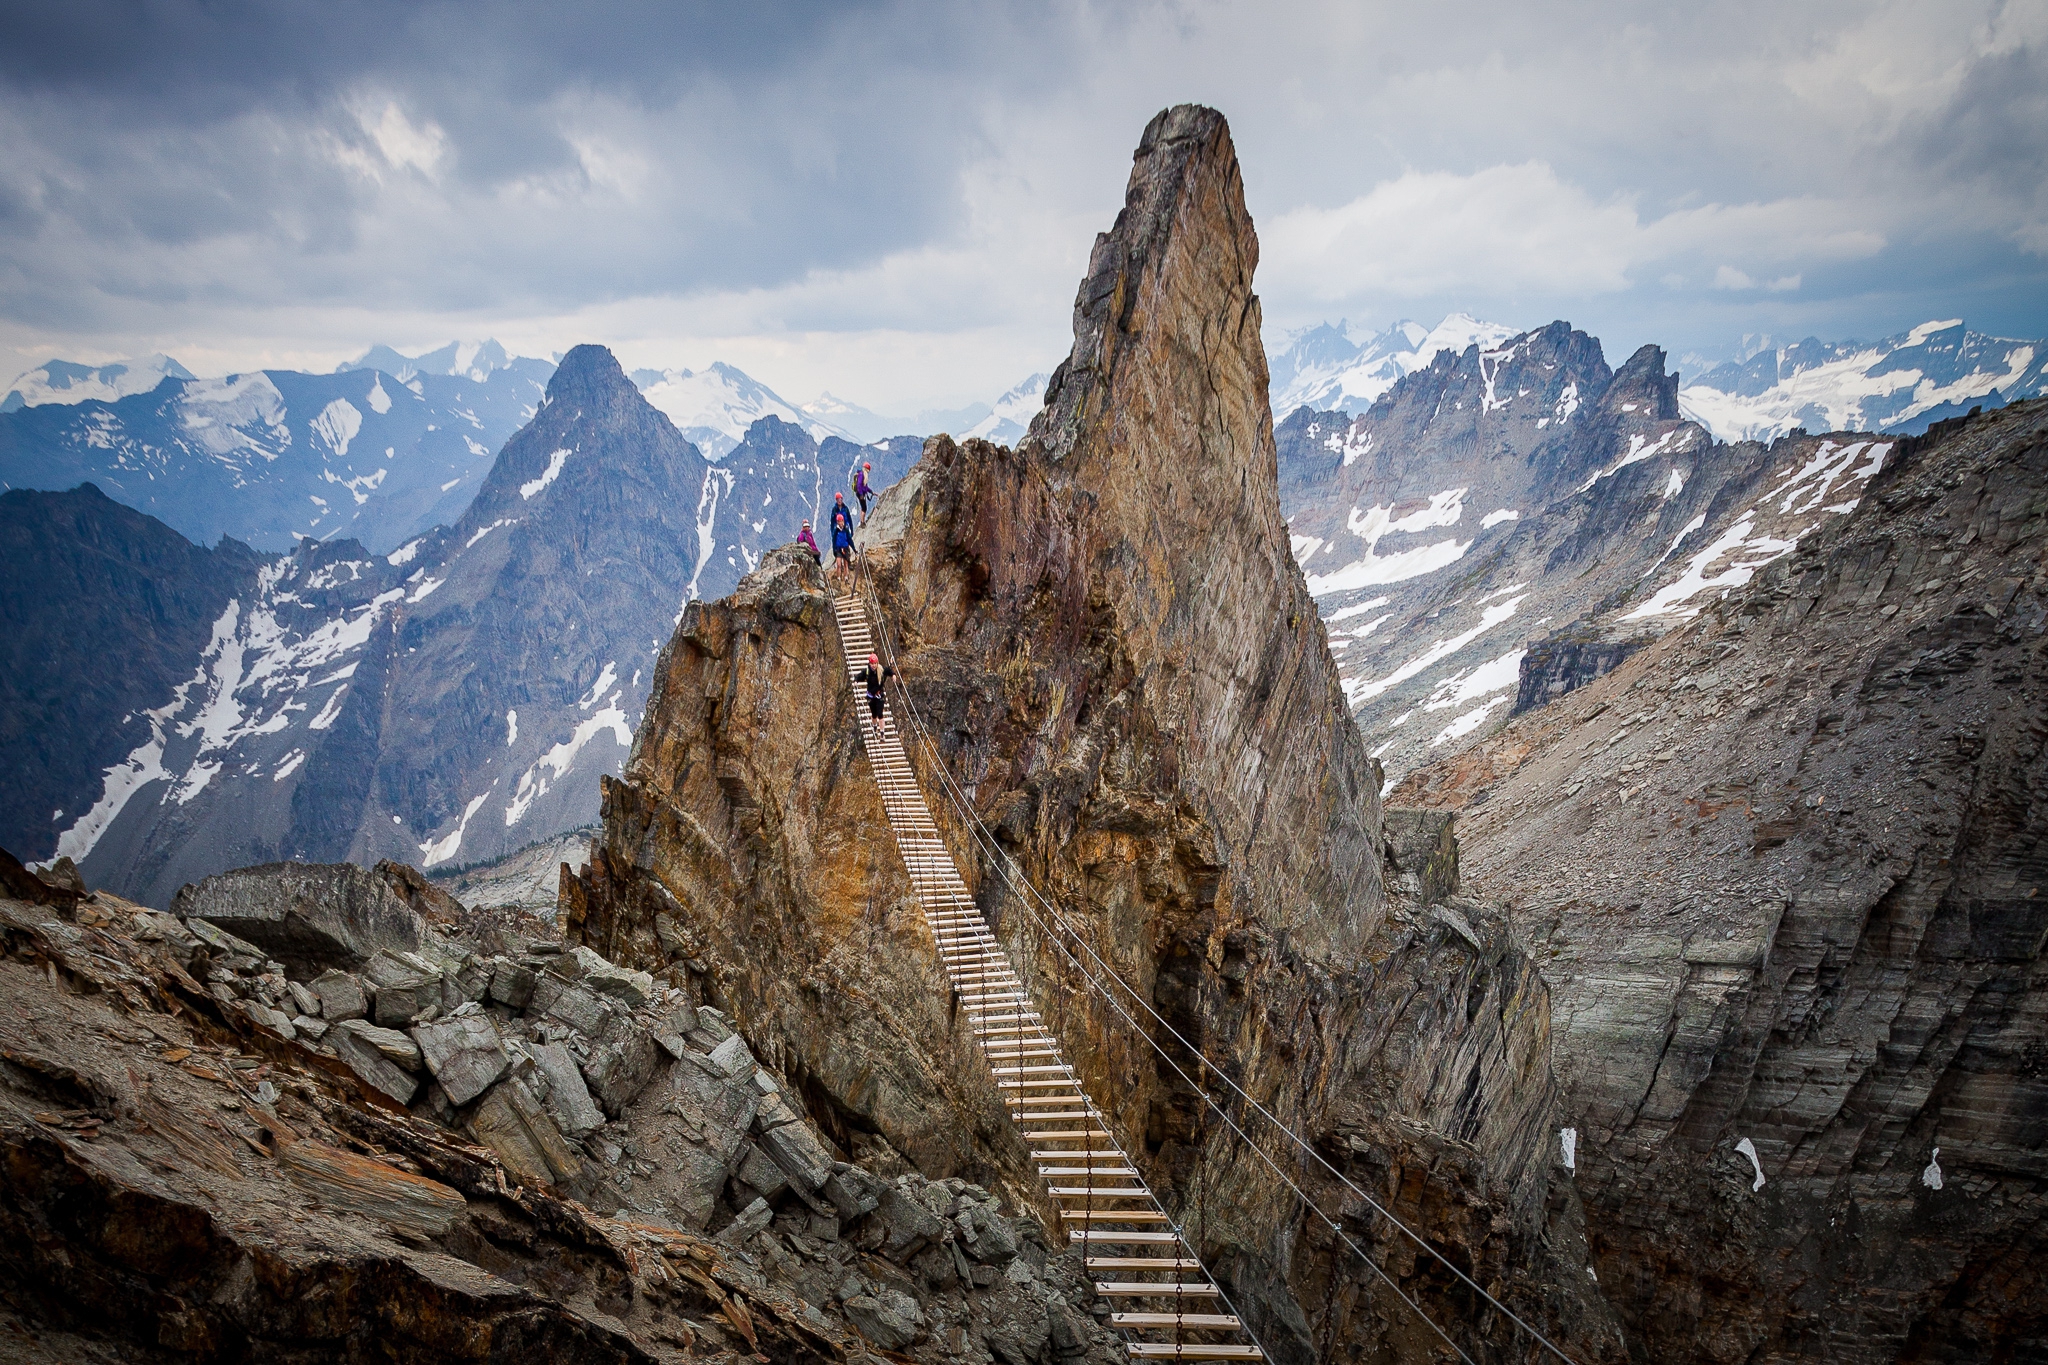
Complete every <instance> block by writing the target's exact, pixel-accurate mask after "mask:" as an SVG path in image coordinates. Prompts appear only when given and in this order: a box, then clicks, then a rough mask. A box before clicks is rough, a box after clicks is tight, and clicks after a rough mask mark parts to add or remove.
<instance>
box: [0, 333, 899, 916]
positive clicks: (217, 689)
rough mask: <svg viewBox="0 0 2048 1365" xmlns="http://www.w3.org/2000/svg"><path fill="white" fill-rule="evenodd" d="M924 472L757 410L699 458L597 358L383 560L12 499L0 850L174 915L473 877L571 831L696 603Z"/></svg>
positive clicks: (352, 549) (586, 814) (92, 507)
mask: <svg viewBox="0 0 2048 1365" xmlns="http://www.w3.org/2000/svg"><path fill="white" fill-rule="evenodd" d="M515 363H516V362H515ZM501 376H502V371H501V372H500V373H499V375H494V376H493V378H492V380H491V381H490V382H491V383H496V382H498V379H499V377H501ZM436 377H437V376H429V375H425V374H419V375H416V376H415V380H416V381H429V380H432V379H433V378H436ZM331 378H334V379H336V380H337V381H340V382H346V383H348V384H350V385H354V386H358V387H360V386H362V385H364V384H365V383H372V384H374V383H378V382H380V381H381V382H382V383H383V384H385V386H386V391H387V392H388V391H389V389H390V388H394V387H397V388H400V391H401V392H404V391H406V390H404V389H403V387H402V386H398V385H396V383H395V380H394V379H393V377H392V376H389V375H388V374H385V372H383V371H369V372H363V371H349V372H347V373H345V374H343V375H340V376H332V377H331ZM440 378H448V377H446V376H441V377H440ZM178 382H180V383H185V382H188V381H178ZM461 382H464V383H469V382H472V381H470V380H468V379H467V378H466V377H464V378H463V379H462V381H461ZM123 401H134V400H133V399H132V398H131V399H128V400H123ZM921 449H922V442H921V441H919V440H918V439H916V438H903V439H900V440H897V441H894V442H883V443H877V444H871V445H867V446H857V445H854V444H852V443H850V442H846V441H843V440H841V439H839V438H837V437H827V438H826V440H825V441H824V442H822V443H820V442H817V441H814V440H813V439H812V437H811V435H810V433H809V431H808V430H807V429H806V428H805V427H803V426H800V425H797V424H795V423H792V422H787V421H784V420H782V419H780V418H777V417H775V416H773V415H769V416H764V417H761V418H759V419H757V420H756V421H755V422H754V423H753V424H752V425H751V426H750V427H748V428H747V430H746V432H745V433H744V439H742V440H741V442H740V443H739V444H738V445H736V446H734V447H732V448H731V449H730V450H728V451H727V453H726V456H725V458H724V459H723V460H722V461H719V462H716V463H714V462H712V461H710V460H707V459H705V458H704V456H703V455H702V453H701V452H700V451H699V450H698V449H697V448H696V446H694V445H693V444H692V443H691V442H689V441H688V440H687V439H685V438H684V437H683V436H682V434H681V433H680V432H679V431H677V430H676V428H675V425H674V424H673V423H672V422H671V421H670V420H669V419H668V418H667V417H666V416H665V415H664V414H663V413H661V412H659V411H658V410H657V409H655V408H654V407H653V406H651V405H650V404H649V403H648V402H647V401H646V399H645V398H644V397H643V396H642V395H641V394H640V393H639V391H638V390H637V389H636V388H635V386H634V385H633V384H632V383H631V382H630V381H629V380H628V379H627V377H626V376H625V374H624V372H623V371H622V370H620V368H619V366H618V364H617V362H616V361H615V360H614V359H613V358H612V356H611V353H610V352H608V351H606V350H604V349H603V348H602V347H595V346H585V347H578V348H577V349H575V350H573V351H571V352H569V354H568V355H567V356H565V357H564V358H563V360H562V363H561V366H560V367H559V368H558V369H556V370H555V371H554V372H553V374H552V375H551V377H550V379H549V381H548V385H547V388H546V391H545V393H544V394H543V395H541V398H540V401H539V402H538V404H537V405H536V411H535V413H534V415H533V417H532V419H531V421H529V422H528V423H527V424H526V425H525V426H524V427H523V428H522V429H521V430H520V431H519V432H518V433H517V434H516V435H514V436H513V437H512V438H511V439H510V440H508V441H507V442H505V444H504V448H503V449H502V451H500V452H499V454H498V455H497V457H496V458H495V460H493V461H491V462H490V463H489V464H488V466H487V468H486V470H485V471H484V473H483V475H482V476H481V477H480V478H479V479H478V484H479V487H478V489H477V492H476V495H475V498H474V500H473V501H472V502H471V503H470V504H469V505H468V507H467V508H466V509H465V510H463V511H462V512H461V513H460V514H459V515H458V516H456V517H453V518H451V519H450V520H449V522H448V523H447V525H446V526H445V527H437V528H435V529H432V530H429V531H427V532H425V533H423V534H421V535H419V536H416V537H414V538H411V539H408V540H406V541H404V542H403V543H401V544H399V545H397V546H396V547H394V548H392V549H391V550H390V551H388V552H386V553H384V554H376V553H373V552H372V551H370V550H369V549H368V548H367V547H366V546H365V545H364V544H362V543H361V542H360V541H359V540H356V539H354V538H339V539H335V540H328V541H318V540H312V539H302V540H301V541H300V542H299V543H298V544H297V546H296V548H295V549H293V550H292V551H291V552H290V553H287V554H265V553H261V552H259V551H257V550H253V549H251V548H250V547H248V546H247V545H245V544H242V543H240V542H239V541H237V540H234V539H221V540H220V541H219V543H218V544H217V545H216V546H215V547H214V548H212V549H205V548H202V547H200V546H197V545H194V544H193V543H192V542H191V541H190V540H189V539H188V538H186V537H184V536H182V535H180V534H179V533H178V532H177V531H176V530H175V529H173V528H172V527H170V526H167V525H165V524H164V523H163V521H161V520H159V519H157V518H155V517H151V516H147V515H143V514H142V513H139V512H137V511H135V510H133V509H131V508H129V507H125V506H122V505H121V504H120V503H118V502H115V501H113V500H112V499H110V498H109V497H106V496H104V495H102V493H101V492H100V491H99V490H98V489H96V488H93V487H90V486H87V487H82V488H77V489H74V490H71V491H64V492H31V491H25V490H16V491H13V492H9V493H6V494H4V495H0V576H4V579H5V581H7V582H8V583H10V584H27V583H33V584H36V585H37V588H38V591H36V592H35V593H18V592H17V593H8V594H0V598H4V603H0V764H4V766H5V769H6V771H8V772H9V773H10V774H15V775H16V776H17V780H16V781H15V782H13V783H11V784H10V785H9V787H8V789H7V791H6V792H5V793H4V794H0V845H4V846H5V847H7V848H8V849H9V850H11V851H14V852H16V853H18V854H20V855H21V856H24V857H29V858H35V859H47V858H50V857H53V856H55V855H57V854H59V853H63V854H68V855H70V856H72V857H73V858H76V859H78V860H79V862H80V864H81V866H83V867H84V868H85V870H86V875H87V876H88V878H89V879H90V880H91V881H92V882H93V883H94V884H95V885H103V886H107V887H110V888H113V889H115V890H119V891H122V892H124V893H126V894H129V895H133V896H135V897H137V898H139V899H142V900H145V901H147V902H149V903H151V904H156V905H162V904H166V903H167V902H168V899H169V897H170V895H171V894H172V893H173V892H175V891H176V889H177V888H178V886H179V885H181V884H183V883H184V882H186V881H190V880H192V879H194V878H196V877H200V876H204V875H207V874H209V873H211V872H215V871H219V870H221V869H224V868H227V867H232V866H239V865H243V864H247V863H252V862H262V861H266V860H271V859H277V858H287V857H289V858H306V859H312V860H315V861H327V860H334V859H340V858H344V857H346V858H350V859H354V860H356V861H364V862H367V861H375V860H376V859H377V858H380V857H386V856H390V857H398V858H402V859H405V860H407V861H411V862H415V863H420V864H423V865H426V866H437V865H445V864H454V863H467V862H474V861H477V860H480V859H486V858H491V857H495V856H498V855H502V854H504V853H508V852H510V851H512V850H515V849H518V848H520V847H522V846H524V845H526V844H528V843H531V842H532V841H534V840H536V839H540V838H544V837H546V836H548V835H550V834H553V833H555V832H557V831H560V830H563V829H569V828H574V827H576V826H578V825H582V824H587V823H589V822H591V821H592V820H594V819H595V818H596V815H597V798H598V788H597V782H596V778H597V775H598V774H599V773H604V772H614V773H615V772H617V771H618V768H619V764H620V763H621V762H622V761H623V760H624V758H625V754H626V750H627V748H628V746H629V745H630V744H631V742H632V734H633V727H634V725H635V724H636V723H637V721H638V718H639V713H640V710H641V708H642V706H643V705H644V704H645V700H646V696H647V690H648V688H649V686H650V685H651V683H652V678H653V663H654V658H655V654H656V652H657V651H658V649H659V648H660V646H661V644H662V643H663V642H664V641H666V640H667V639H668V637H669V635H670V633H671V632H672V631H673V629H674V625H675V622H676V620H677V619H678V617H679V616H680V614H681V612H682V608H683V605H684V603H685V602H687V601H688V600H689V599H690V598H691V597H693V596H708V597H717V596H722V595H724V594H726V593H729V592H731V591H732V589H733V588H734V587H735V586H736V585H737V584H738V582H739V580H740V578H741V577H742V576H743V575H744V574H745V573H747V572H748V571H749V570H751V569H752V568H753V567H754V566H755V565H756V564H758V563H759V562H760V557H761V554H762V552H763V551H764V550H765V549H767V548H768V547H770V546H773V545H779V544H784V543H787V542H788V541H790V540H791V539H793V538H794V536H795V533H796V529H797V526H798V523H799V522H800V521H801V520H803V519H804V518H807V517H808V518H811V519H812V520H814V521H815V520H819V519H820V514H821V511H822V509H823V508H825V507H827V506H829V504H830V503H831V500H832V493H833V492H834V490H836V489H841V488H844V487H845V486H846V482H847V479H848V474H849V471H850V469H851V467H852V466H853V464H854V463H855V462H857V461H861V460H865V461H866V462H868V463H870V464H872V465H873V466H874V475H873V477H874V482H875V483H876V484H877V485H878V486H886V485H887V484H888V483H889V482H891V481H893V480H894V479H895V478H897V477H899V476H900V475H901V474H902V472H903V471H904V470H905V469H906V468H908V467H909V465H910V464H911V463H912V462H913V461H914V460H915V459H916V457H917V455H918V454H919V452H920V451H921Z"/></svg>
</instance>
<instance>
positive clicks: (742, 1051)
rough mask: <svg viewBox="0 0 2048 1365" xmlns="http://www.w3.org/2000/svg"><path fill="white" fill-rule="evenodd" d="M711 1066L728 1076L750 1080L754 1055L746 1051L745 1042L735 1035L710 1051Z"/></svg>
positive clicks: (752, 1072)
mask: <svg viewBox="0 0 2048 1365" xmlns="http://www.w3.org/2000/svg"><path fill="white" fill-rule="evenodd" d="M711 1064H712V1065H713V1066H715V1067H717V1068H718V1069H719V1070H720V1071H723V1072H724V1073H725V1074H726V1075H728V1076H744V1077H747V1078H749V1079H751V1078H752V1076H753V1074H754V1054H753V1053H751V1052H749V1051H748V1050H747V1040H746V1039H744V1038H742V1037H740V1036H739V1035H738V1034H737V1033H735V1034H731V1035H730V1036H728V1037H727V1038H726V1040H725V1041H724V1042H722V1043H720V1044H719V1045H718V1046H717V1047H715V1048H712V1049H711Z"/></svg>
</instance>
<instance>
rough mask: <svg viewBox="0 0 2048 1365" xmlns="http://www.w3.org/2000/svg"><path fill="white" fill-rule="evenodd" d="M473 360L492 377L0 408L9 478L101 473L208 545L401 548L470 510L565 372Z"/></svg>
mask: <svg viewBox="0 0 2048 1365" xmlns="http://www.w3.org/2000/svg"><path fill="white" fill-rule="evenodd" d="M379 349H383V348H379ZM444 349H446V348H444ZM458 349H459V348H458ZM486 349H488V348H486ZM479 354H480V353H479ZM499 354H500V355H502V352H499ZM393 355H394V356H395V355H396V353H395V352H394V353H393ZM397 359H398V360H401V361H402V360H404V359H405V358H404V357H402V356H401V357H397ZM469 359H470V361H471V370H473V371H475V372H477V373H481V374H482V375H483V378H481V379H478V378H474V377H472V375H471V374H470V373H462V374H450V375H442V374H435V373H431V372H429V371H425V370H415V372H414V373H413V374H411V375H410V376H409V377H407V378H405V379H403V380H401V378H400V377H399V376H398V375H396V374H393V373H391V372H390V371H386V370H379V369H375V368H372V369H354V368H347V367H345V368H344V369H343V370H341V371H340V372H338V373H335V374H306V373H302V372H300V371H296V370H259V371H256V372H254V373H251V374H238V375H229V376H227V377H226V378H222V379H194V378H192V377H190V376H189V375H172V376H169V377H167V378H163V379H161V380H159V381H158V382H157V383H156V384H154V385H152V386H151V387H150V389H149V391H147V392H142V393H130V394H128V395H126V396H125V397H119V398H114V399H102V398H86V399H83V400H79V401H74V402H69V403H39V404H36V405H34V406H24V407H21V408H18V409H16V410H15V411H12V412H8V413H5V414H0V488H42V489H64V488H75V487H77V486H78V485H79V484H81V483H88V482H89V483H92V484H95V485H97V486H98V488H99V489H100V491H102V492H103V493H105V494H106V495H107V496H109V497H111V498H113V499H114V500H115V501H117V502H122V503H126V504H127V505H129V506H131V507H134V508H136V509H138V510H140V511H143V512H147V513H149V514H150V515H152V516H156V517H160V518H162V519H163V520H164V521H165V522H167V523H169V524H170V525H171V526H172V527H173V528H174V529H176V530H177V531H179V532H180V533H182V534H184V535H186V536H188V537H190V538H191V539H193V540H196V541H199V542H201V543H211V542H212V541H215V540H217V539H219V538H220V537H221V536H223V535H227V536H233V537H234V538H236V539H237V540H241V541H245V542H247V543H248V544H250V545H252V546H254V547H256V548H257V549H260V550H283V549H288V548H289V547H290V546H291V545H292V544H293V543H294V541H296V540H297V539H299V538H301V537H304V536H314V537H318V538H327V537H331V536H348V537H353V538H355V539H358V540H361V541H363V542H364V543H365V544H366V545H367V546H368V547H369V548H371V549H372V550H384V551H388V550H390V549H393V548H395V547H396V546H397V545H398V544H399V543H400V542H401V541H404V540H406V539H408V538H410V537H412V536H415V535H418V534H419V533H420V532H421V531H424V530H425V529H427V528H428V527H429V526H433V525H436V524H445V523H448V522H452V521H453V520H455V518H456V517H458V516H460V515H461V513H462V509H463V508H464V507H466V506H468V505H469V500H470V499H471V498H473V497H474V496H475V495H476V490H477V487H478V484H479V483H480V481H481V480H482V478H483V475H484V473H485V472H486V471H487V470H488V469H489V468H490V464H491V458H492V457H493V456H494V455H495V454H496V453H497V450H498V448H499V447H500V446H501V445H503V444H504V442H505V440H506V438H507V437H509V436H510V435H511V434H512V433H513V432H514V431H516V430H518V429H519V427H520V425H521V424H522V423H524V422H525V421H526V420H527V419H528V418H530V417H531V416H532V415H533V413H534V410H535V407H536V405H537V404H538V403H539V402H540V398H541V394H542V392H543V390H544V386H545V385H546V383H547V380H548V376H549V375H550V374H551V373H552V372H553V369H554V367H553V366H552V365H551V364H549V363H548V362H547V361H544V360H524V359H514V360H507V361H506V362H505V363H504V364H502V365H499V366H498V367H497V368H496V369H491V370H486V369H485V368H484V365H483V361H482V360H481V359H479V355H478V354H473V355H471V356H470V357H469ZM406 363H407V365H411V364H413V363H414V362H406ZM405 367H406V366H401V367H400V368H405ZM45 368H46V369H49V368H51V367H45Z"/></svg>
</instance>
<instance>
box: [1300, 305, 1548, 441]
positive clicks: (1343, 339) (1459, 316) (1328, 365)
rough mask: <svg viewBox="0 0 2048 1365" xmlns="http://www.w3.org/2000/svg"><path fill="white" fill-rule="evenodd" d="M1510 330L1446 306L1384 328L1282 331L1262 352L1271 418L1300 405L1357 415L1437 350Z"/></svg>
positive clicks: (1456, 348)
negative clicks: (1428, 316) (1423, 320)
mask: <svg viewBox="0 0 2048 1365" xmlns="http://www.w3.org/2000/svg"><path fill="white" fill-rule="evenodd" d="M1514 330H1515V329H1514V328H1512V327H1503V326H1501V325H1500V324H1499V323H1497V322H1482V321H1480V320H1479V319H1478V318H1475V317H1473V316H1471V315H1470V314H1468V313H1453V314H1451V315H1450V316H1449V317H1447V318H1445V319H1444V320H1443V321H1442V322H1439V323H1438V324H1437V325H1436V326H1434V327H1428V328H1425V327H1423V326H1422V325H1421V324H1420V323H1416V322H1410V321H1407V320H1406V319H1404V320H1402V321H1400V322H1397V323H1395V324H1394V325H1393V326H1392V327H1389V328H1388V329H1387V330H1386V331H1384V332H1378V333H1370V334H1365V335H1360V334H1357V333H1355V332H1353V331H1352V330H1351V328H1350V325H1349V324H1348V323H1343V322H1339V323H1337V324H1336V325H1335V326H1332V325H1330V324H1329V323H1327V322H1325V323H1320V324H1318V325H1317V326H1314V327H1305V328H1302V329H1301V330H1299V331H1296V332H1290V333H1288V334H1287V335H1286V336H1285V337H1283V338H1282V339H1281V341H1280V343H1279V345H1277V346H1275V347H1273V348H1271V350H1270V353H1269V355H1268V357H1267V363H1268V365H1269V367H1270V369H1271V371H1272V384H1271V393H1272V401H1273V418H1274V420H1275V421H1285V420H1286V419H1287V418H1288V417H1290V416H1292V415H1293V414H1294V412H1295V411H1296V410H1297V409H1300V408H1304V407H1306V408H1313V409H1315V410H1317V411H1319V412H1348V413H1351V414H1353V415H1357V414H1359V413H1362V412H1364V411H1365V410H1366V409H1367V408H1369V407H1371V406H1372V405H1373V404H1374V403H1375V402H1377V401H1378V400H1379V397H1380V395H1381V394H1384V393H1385V392H1386V391H1387V390H1388V389H1390V388H1392V387H1393V386H1394V383H1395V381H1396V380H1398V379H1400V378H1401V377H1402V376H1403V375H1407V374H1413V373H1414V372H1415V371H1417V370H1420V369H1423V368H1424V367H1426V366H1427V365H1429V363H1430V362H1431V361H1433V360H1435V359H1436V357H1437V355H1438V354H1439V353H1440V352H1443V351H1450V352H1452V353H1453V354H1462V353H1463V352H1464V350H1465V349H1466V348H1467V347H1468V346H1474V345H1477V346H1481V347H1490V346H1495V345H1498V344H1499V343H1500V342H1502V341H1505V340H1506V339H1507V338H1508V337H1510V336H1513V335H1514Z"/></svg>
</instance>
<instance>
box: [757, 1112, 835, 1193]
mask: <svg viewBox="0 0 2048 1365" xmlns="http://www.w3.org/2000/svg"><path fill="white" fill-rule="evenodd" d="M757 1141H758V1142H759V1144H760V1147H761V1150H762V1151H764V1152H766V1153H767V1154H768V1155H769V1156H771V1157H773V1158H774V1160H775V1164H776V1165H778V1166H780V1167H781V1168H782V1169H783V1171H784V1173H786V1174H787V1175H788V1176H789V1178H790V1181H791V1183H792V1184H795V1185H799V1186H801V1187H802V1188H804V1189H805V1190H808V1191H811V1192H813V1193H815V1192H817V1191H818V1190H822V1189H824V1188H825V1182H826V1181H827V1180H830V1179H831V1178H832V1157H831V1154H830V1153H828V1152H827V1151H826V1150H825V1148H824V1147H823V1145H822V1144H820V1143H819V1141H818V1139H817V1138H816V1137H815V1136H813V1135H812V1133H811V1130H810V1127H809V1125H807V1124H802V1123H785V1124H782V1125H780V1126H779V1127H775V1128H770V1129H768V1130H766V1131H765V1132H763V1133H762V1134H761V1136H760V1137H759V1139H757Z"/></svg>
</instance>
